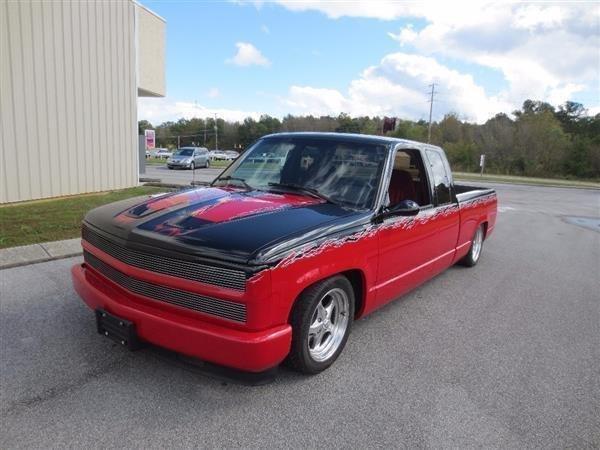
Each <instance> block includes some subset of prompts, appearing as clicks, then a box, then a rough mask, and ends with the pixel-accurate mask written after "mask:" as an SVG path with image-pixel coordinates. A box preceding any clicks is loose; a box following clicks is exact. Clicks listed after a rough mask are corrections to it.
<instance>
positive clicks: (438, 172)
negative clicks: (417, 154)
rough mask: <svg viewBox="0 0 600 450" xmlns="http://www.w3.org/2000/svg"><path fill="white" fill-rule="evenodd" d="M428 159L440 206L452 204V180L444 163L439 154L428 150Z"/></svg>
mask: <svg viewBox="0 0 600 450" xmlns="http://www.w3.org/2000/svg"><path fill="white" fill-rule="evenodd" d="M427 159H428V160H429V165H430V167H431V172H432V174H433V180H432V182H433V186H434V191H435V196H436V200H437V204H438V205H443V204H446V203H450V202H451V201H452V195H451V193H450V187H451V184H450V178H449V177H448V172H447V171H446V167H445V165H444V161H443V160H442V157H441V156H440V155H439V153H437V152H434V151H431V150H427Z"/></svg>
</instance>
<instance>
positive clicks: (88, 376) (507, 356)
mask: <svg viewBox="0 0 600 450" xmlns="http://www.w3.org/2000/svg"><path fill="white" fill-rule="evenodd" d="M495 187H496V188H497V190H498V194H499V198H500V214H499V218H498V224H497V227H496V231H495V234H494V235H493V236H492V237H491V238H490V239H489V241H486V242H485V244H484V248H483V254H482V259H481V261H480V262H479V264H478V265H477V266H476V267H474V268H471V269H467V268H464V267H453V268H451V269H449V270H447V271H446V272H445V273H443V274H441V275H439V276H438V277H436V278H435V279H433V280H431V281H429V282H427V283H426V284H425V285H423V286H422V287H420V288H418V289H417V290H415V291H413V292H412V293H410V294H408V295H406V296H404V297H403V298H401V299H399V300H397V301H395V302H393V303H391V304H389V305H388V306H386V307H384V308H383V309H381V310H379V311H377V312H375V313H374V314H372V315H371V316H369V317H367V318H365V319H363V320H361V321H358V322H357V323H356V324H355V326H354V328H353V330H352V334H351V336H350V339H349V341H348V345H347V346H346V349H345V351H344V353H343V354H342V356H341V357H340V359H339V360H338V361H337V362H336V363H335V364H334V366H332V367H331V368H330V369H329V370H327V371H325V372H324V373H322V374H319V375H317V376H313V377H307V376H302V375H298V374H296V373H293V372H291V371H288V370H287V369H285V368H283V369H281V370H279V372H278V374H277V375H276V376H275V377H274V379H273V380H271V381H270V382H269V383H267V384H265V385H261V386H246V385H242V384H236V383H233V382H223V381H221V380H219V379H217V378H214V377H211V376H207V375H205V374H204V373H203V372H202V371H199V370H197V368H196V366H193V365H189V364H185V363H181V362H177V363H176V362H174V361H173V360H172V359H170V358H166V357H164V355H162V354H161V352H159V351H157V350H156V349H153V348H147V349H144V350H141V351H138V352H134V353H131V352H128V351H127V350H124V349H122V348H120V347H118V346H116V345H115V344H113V343H112V342H111V341H109V340H107V339H105V338H103V337H101V336H100V335H98V334H97V333H96V331H95V328H94V318H93V314H92V313H91V312H90V311H89V310H88V309H87V308H86V307H85V306H84V305H83V304H82V303H81V301H80V300H79V299H78V297H77V295H76V294H75V293H74V292H73V290H72V288H71V283H70V279H69V268H70V266H71V265H72V264H75V263H78V262H79V261H80V258H71V259H66V260H58V261H53V262H48V263H41V264H36V265H31V266H25V267H18V268H13V269H8V270H4V271H2V272H0V283H1V286H0V287H1V293H2V295H1V299H0V306H1V308H0V350H1V361H2V364H1V366H0V386H1V387H0V389H1V393H2V396H1V400H2V401H1V405H0V406H1V409H0V418H1V419H0V420H1V423H2V432H1V433H0V448H11V449H14V448H32V447H36V448H41V447H44V448H47V447H50V448H65V447H79V448H87V447H90V448H96V447H105V448H112V447H134V448H167V447H168V448H184V447H202V448H215V447H218V448H223V447H228V448H240V447H244V448H257V447H260V448H267V447H275V448H317V447H319V448H320V447H333V448H341V447H350V448H365V447H369V448H371V447H376V448H398V447H413V448H414V447H420V448H422V447H428V448H433V447H435V448H439V447H488V448H489V447H494V448H507V447H510V448H524V447H525V448H548V447H552V448H564V447H571V448H590V447H592V448H593V447H595V448H598V447H600V295H599V292H600V277H599V274H600V226H599V224H600V221H599V220H600V194H599V192H598V191H592V190H584V189H564V188H547V187H529V186H514V185H497V186H495ZM580 218H592V220H587V221H586V220H583V219H580Z"/></svg>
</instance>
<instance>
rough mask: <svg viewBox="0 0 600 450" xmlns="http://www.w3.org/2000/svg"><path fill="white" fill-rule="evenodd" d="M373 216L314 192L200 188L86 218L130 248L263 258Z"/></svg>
mask: <svg viewBox="0 0 600 450" xmlns="http://www.w3.org/2000/svg"><path fill="white" fill-rule="evenodd" d="M369 217H370V213H367V212H364V211H363V212H357V211H354V210H351V209H347V208H342V207H340V206H337V205H333V204H331V203H326V202H324V201H322V200H320V199H318V198H313V197H310V196H304V195H297V194H288V193H286V194H282V193H273V192H264V191H251V192H244V191H238V190H230V189H221V188H201V189H194V190H189V191H183V192H178V193H174V194H166V195H162V196H158V197H153V198H148V197H145V198H139V197H138V198H135V199H128V200H124V201H121V202H117V203H112V204H109V205H105V206H101V207H99V208H96V209H94V210H92V211H90V212H89V213H88V214H87V216H86V217H85V223H86V224H88V225H90V226H91V227H92V228H94V229H96V230H98V231H101V232H103V233H105V234H107V236H108V235H110V236H112V237H114V238H117V240H119V241H121V242H122V243H124V245H127V246H130V247H132V248H135V247H138V248H140V249H145V250H147V251H151V252H153V253H161V252H164V253H165V254H169V255H170V256H172V255H174V254H175V253H185V254H187V255H189V256H196V257H202V258H209V259H218V260H222V261H227V262H231V263H238V264H256V265H260V264H265V263H271V262H272V261H274V260H277V259H278V258H279V257H281V256H283V255H284V254H285V253H286V252H287V251H289V250H291V249H293V248H294V247H296V246H298V245H302V244H305V243H307V242H311V241H314V240H318V239H321V238H323V237H325V236H329V235H331V234H339V233H340V232H343V230H346V229H348V230H350V229H354V228H355V227H356V226H358V225H359V224H361V223H364V222H365V221H367V222H368V220H369Z"/></svg>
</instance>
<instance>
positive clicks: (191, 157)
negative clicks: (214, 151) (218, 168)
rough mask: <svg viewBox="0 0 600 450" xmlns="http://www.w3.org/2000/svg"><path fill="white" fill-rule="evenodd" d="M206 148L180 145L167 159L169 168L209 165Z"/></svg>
mask: <svg viewBox="0 0 600 450" xmlns="http://www.w3.org/2000/svg"><path fill="white" fill-rule="evenodd" d="M209 166H210V158H209V155H208V150H207V149H206V148H204V147H181V148H180V149H179V150H177V151H176V152H175V153H173V156H171V157H170V158H169V159H168V160H167V167H168V168H169V169H192V170H194V169H196V168H198V167H209Z"/></svg>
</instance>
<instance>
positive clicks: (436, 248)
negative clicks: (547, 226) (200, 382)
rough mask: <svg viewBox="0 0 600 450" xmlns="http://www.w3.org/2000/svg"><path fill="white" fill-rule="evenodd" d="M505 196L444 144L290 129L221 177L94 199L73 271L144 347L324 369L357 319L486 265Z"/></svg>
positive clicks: (126, 335)
mask: <svg viewBox="0 0 600 450" xmlns="http://www.w3.org/2000/svg"><path fill="white" fill-rule="evenodd" d="M496 206H497V200H496V194H495V192H494V191H493V190H492V189H484V188H473V187H467V186H461V185H457V184H455V183H454V182H453V180H452V174H451V172H450V167H449V165H448V161H447V159H446V156H445V154H444V152H443V150H442V149H441V148H439V147H435V146H432V145H426V144H422V143H418V142H412V141H407V140H400V139H392V138H387V137H380V136H364V135H351V134H335V133H284V134H274V135H270V136H266V137H264V138H262V139H260V140H259V141H258V142H256V143H255V144H254V145H253V146H252V147H250V148H249V149H248V150H247V151H246V152H245V153H244V154H243V155H242V156H241V157H240V158H238V159H237V160H236V161H235V162H234V163H233V164H231V165H230V166H229V167H228V168H227V169H225V171H224V172H223V173H222V174H221V175H219V176H218V177H217V178H216V179H215V180H214V181H213V183H212V184H211V185H210V186H208V187H203V188H199V189H192V190H186V191H179V192H176V193H170V194H164V195H160V196H154V197H152V198H143V199H140V198H136V199H130V200H125V201H121V202H118V203H113V204H110V205H106V206H102V207H100V208H97V209H94V210H92V211H91V212H89V213H88V214H87V216H86V217H85V219H84V222H83V227H82V228H83V230H82V245H83V249H84V263H83V264H78V265H76V266H74V267H73V269H72V278H73V283H74V286H75V289H76V290H77V292H78V293H79V295H80V296H81V297H82V299H83V300H84V302H85V303H86V304H87V305H88V306H89V307H90V308H92V309H93V310H94V311H95V313H96V323H97V328H98V331H99V332H100V333H102V334H105V335H107V336H108V337H111V338H113V339H115V340H117V341H118V342H120V343H121V344H123V345H125V346H127V347H129V348H136V347H137V346H139V345H140V343H143V342H149V343H152V344H155V345H158V346H161V347H165V348H168V349H170V350H173V351H176V352H179V353H182V354H185V355H189V356H192V357H196V358H200V359H203V360H206V361H209V362H212V363H215V364H219V365H224V366H228V367H232V368H236V369H240V370H244V371H249V372H262V371H265V370H267V369H270V368H273V367H275V366H277V365H278V364H280V363H281V362H282V361H284V360H286V359H287V361H288V362H289V364H290V365H291V366H292V367H294V368H295V369H297V370H299V371H302V372H305V373H317V372H320V371H322V370H324V369H325V368H327V367H329V366H330V365H331V364H332V363H333V362H334V361H335V360H336V358H337V357H338V356H339V354H340V353H341V351H342V350H343V348H344V345H345V343H346V340H347V339H348V335H349V333H350V329H351V326H352V322H353V321H354V320H356V319H358V318H361V317H363V316H365V315H367V314H369V313H370V312H372V311H374V310H376V309H377V308H379V307H381V306H382V305H384V304H386V303H388V302H390V301H391V300H393V299H395V298H398V296H400V295H402V294H403V293H405V292H407V291H409V290H411V289H413V288H414V287H415V286H418V285H419V284H421V283H423V282H424V281H426V280H428V279H430V278H432V277H433V276H435V275H436V274H438V273H440V272H441V271H443V270H444V269H446V268H448V267H450V266H451V265H453V264H455V263H461V264H464V265H467V266H474V265H475V264H476V263H477V261H478V260H479V258H480V255H481V250H482V245H483V242H484V241H485V239H487V238H488V237H489V236H490V234H491V233H492V231H493V229H494V224H495V222H496Z"/></svg>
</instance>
